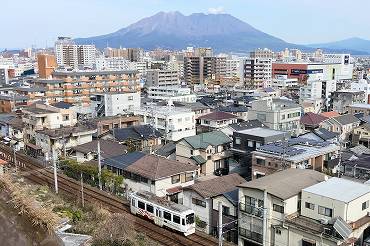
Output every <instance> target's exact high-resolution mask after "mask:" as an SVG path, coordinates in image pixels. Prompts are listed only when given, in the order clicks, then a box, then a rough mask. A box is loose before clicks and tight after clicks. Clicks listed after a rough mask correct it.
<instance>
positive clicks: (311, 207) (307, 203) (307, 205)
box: [305, 202, 315, 210]
mask: <svg viewBox="0 0 370 246" xmlns="http://www.w3.org/2000/svg"><path fill="white" fill-rule="evenodd" d="M305 207H306V208H308V209H311V210H315V204H313V203H309V202H306V203H305Z"/></svg>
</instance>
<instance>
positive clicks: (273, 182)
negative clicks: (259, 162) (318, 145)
mask: <svg viewBox="0 0 370 246" xmlns="http://www.w3.org/2000/svg"><path fill="white" fill-rule="evenodd" d="M324 180H325V175H324V174H322V173H320V172H317V171H313V170H308V169H287V170H284V171H280V172H277V173H273V174H271V175H268V176H265V177H262V178H259V179H255V180H253V181H250V182H246V183H243V184H241V185H239V214H238V218H239V225H238V226H239V239H238V245H240V246H249V245H269V246H270V245H279V246H280V245H281V246H282V245H302V246H303V245H304V244H300V243H293V244H290V243H287V240H283V239H282V237H284V236H286V235H287V234H286V232H285V230H286V229H285V228H284V220H285V218H286V216H287V215H290V214H294V213H297V211H298V203H299V201H300V198H301V195H300V193H301V190H302V189H304V188H307V187H309V186H312V185H315V184H317V183H319V182H322V181H324Z"/></svg>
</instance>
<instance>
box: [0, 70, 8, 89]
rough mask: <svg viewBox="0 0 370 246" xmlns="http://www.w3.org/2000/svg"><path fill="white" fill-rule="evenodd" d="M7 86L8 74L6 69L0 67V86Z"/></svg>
mask: <svg viewBox="0 0 370 246" xmlns="http://www.w3.org/2000/svg"><path fill="white" fill-rule="evenodd" d="M6 84H9V74H8V69H7V68H1V67H0V85H6Z"/></svg>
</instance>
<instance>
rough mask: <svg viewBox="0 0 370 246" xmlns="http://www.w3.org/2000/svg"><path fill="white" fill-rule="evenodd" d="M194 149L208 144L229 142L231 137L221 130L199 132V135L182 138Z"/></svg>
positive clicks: (215, 144) (205, 146)
mask: <svg viewBox="0 0 370 246" xmlns="http://www.w3.org/2000/svg"><path fill="white" fill-rule="evenodd" d="M183 140H184V141H186V142H187V143H188V144H189V145H190V146H191V147H193V148H194V149H205V148H207V147H208V146H209V145H211V146H217V145H222V144H226V143H231V139H230V138H229V137H228V136H227V135H226V134H225V133H223V132H221V131H213V132H206V133H201V134H199V135H195V136H191V137H186V138H183Z"/></svg>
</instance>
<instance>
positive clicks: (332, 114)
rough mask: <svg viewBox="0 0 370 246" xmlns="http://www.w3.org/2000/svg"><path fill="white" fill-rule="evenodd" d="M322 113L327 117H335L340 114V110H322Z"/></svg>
mask: <svg viewBox="0 0 370 246" xmlns="http://www.w3.org/2000/svg"><path fill="white" fill-rule="evenodd" d="M321 115H322V116H325V117H326V118H333V117H337V116H339V114H338V112H336V111H329V112H322V113H321Z"/></svg>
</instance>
